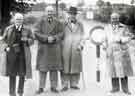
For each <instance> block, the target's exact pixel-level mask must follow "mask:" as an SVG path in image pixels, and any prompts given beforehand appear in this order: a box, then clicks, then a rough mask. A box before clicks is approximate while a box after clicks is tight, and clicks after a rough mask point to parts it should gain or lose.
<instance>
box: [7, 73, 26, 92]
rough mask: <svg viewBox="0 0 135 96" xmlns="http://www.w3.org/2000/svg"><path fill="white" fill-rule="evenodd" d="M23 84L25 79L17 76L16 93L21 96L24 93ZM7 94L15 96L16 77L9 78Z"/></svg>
mask: <svg viewBox="0 0 135 96" xmlns="http://www.w3.org/2000/svg"><path fill="white" fill-rule="evenodd" d="M24 82H25V77H24V76H19V84H18V93H19V94H23V92H24ZM9 93H10V94H15V93H16V76H10V77H9Z"/></svg>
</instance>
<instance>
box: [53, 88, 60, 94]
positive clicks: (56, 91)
mask: <svg viewBox="0 0 135 96" xmlns="http://www.w3.org/2000/svg"><path fill="white" fill-rule="evenodd" d="M51 91H52V92H54V93H59V91H58V90H57V89H56V88H51Z"/></svg>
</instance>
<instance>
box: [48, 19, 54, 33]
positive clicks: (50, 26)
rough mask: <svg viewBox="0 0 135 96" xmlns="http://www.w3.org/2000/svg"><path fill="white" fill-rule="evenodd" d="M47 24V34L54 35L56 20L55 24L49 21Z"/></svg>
mask: <svg viewBox="0 0 135 96" xmlns="http://www.w3.org/2000/svg"><path fill="white" fill-rule="evenodd" d="M46 23H47V32H48V33H52V32H53V31H54V29H55V27H56V22H55V20H53V22H51V23H49V22H48V21H47V20H46Z"/></svg>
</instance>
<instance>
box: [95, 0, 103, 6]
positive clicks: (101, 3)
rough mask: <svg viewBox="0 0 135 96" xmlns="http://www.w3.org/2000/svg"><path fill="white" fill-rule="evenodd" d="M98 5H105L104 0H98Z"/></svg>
mask: <svg viewBox="0 0 135 96" xmlns="http://www.w3.org/2000/svg"><path fill="white" fill-rule="evenodd" d="M96 5H97V6H98V7H99V8H101V7H102V6H103V5H104V1H102V0H98V1H97V2H96Z"/></svg>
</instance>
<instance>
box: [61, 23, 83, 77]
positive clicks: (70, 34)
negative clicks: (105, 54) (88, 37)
mask: <svg viewBox="0 0 135 96" xmlns="http://www.w3.org/2000/svg"><path fill="white" fill-rule="evenodd" d="M83 34H84V31H83V25H82V23H81V22H79V21H77V22H76V23H75V24H74V26H72V24H71V22H70V21H67V22H66V23H65V29H64V41H63V65H64V73H71V74H72V73H73V74H74V73H80V72H82V52H81V50H78V47H79V46H81V42H82V40H83Z"/></svg>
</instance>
